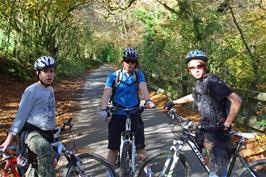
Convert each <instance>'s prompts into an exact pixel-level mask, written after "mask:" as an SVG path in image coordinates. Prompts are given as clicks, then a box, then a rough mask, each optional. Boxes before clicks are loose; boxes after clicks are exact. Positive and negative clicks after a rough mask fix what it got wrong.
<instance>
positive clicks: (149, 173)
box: [144, 167, 154, 177]
mask: <svg viewBox="0 0 266 177" xmlns="http://www.w3.org/2000/svg"><path fill="white" fill-rule="evenodd" d="M144 172H145V173H146V175H147V177H153V174H154V173H153V171H152V169H151V168H150V167H147V168H144Z"/></svg>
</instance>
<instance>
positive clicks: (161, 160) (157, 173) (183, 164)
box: [134, 152, 191, 177]
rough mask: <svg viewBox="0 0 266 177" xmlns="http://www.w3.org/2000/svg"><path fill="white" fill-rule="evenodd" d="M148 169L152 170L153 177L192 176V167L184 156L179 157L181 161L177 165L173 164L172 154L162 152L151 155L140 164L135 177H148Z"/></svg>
mask: <svg viewBox="0 0 266 177" xmlns="http://www.w3.org/2000/svg"><path fill="white" fill-rule="evenodd" d="M171 167H172V168H173V169H171ZM147 168H151V171H152V175H151V176H152V177H167V176H172V177H189V176H191V174H190V166H189V164H188V162H187V160H186V158H185V156H184V155H183V154H180V155H179V160H178V161H177V162H176V163H175V164H174V162H173V153H172V152H161V153H155V154H153V155H150V156H148V157H147V158H146V159H145V160H144V161H143V162H142V163H141V164H140V166H139V168H138V169H137V171H136V173H135V175H134V177H147Z"/></svg>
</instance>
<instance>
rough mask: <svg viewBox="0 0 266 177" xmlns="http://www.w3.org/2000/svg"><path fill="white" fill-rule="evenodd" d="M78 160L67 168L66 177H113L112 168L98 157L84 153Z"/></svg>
mask: <svg viewBox="0 0 266 177" xmlns="http://www.w3.org/2000/svg"><path fill="white" fill-rule="evenodd" d="M78 159H79V160H80V161H77V162H74V163H72V164H71V165H70V166H69V167H68V169H67V172H66V173H65V174H66V175H65V176H66V177H105V176H106V177H115V172H114V170H113V168H112V167H111V166H110V165H109V163H108V162H107V161H105V159H104V158H102V157H101V156H99V155H96V154H91V153H84V154H80V155H78Z"/></svg>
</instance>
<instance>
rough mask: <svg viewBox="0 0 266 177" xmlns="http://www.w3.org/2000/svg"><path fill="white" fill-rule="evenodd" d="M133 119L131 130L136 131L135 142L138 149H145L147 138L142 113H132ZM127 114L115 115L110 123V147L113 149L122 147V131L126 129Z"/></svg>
mask: <svg viewBox="0 0 266 177" xmlns="http://www.w3.org/2000/svg"><path fill="white" fill-rule="evenodd" d="M132 116H133V117H132V119H131V126H132V127H131V130H132V131H133V132H136V134H135V144H136V148H137V150H139V149H144V147H145V143H144V142H145V138H144V123H143V120H142V118H141V115H140V114H135V115H132ZM125 124H126V116H124V115H113V116H112V119H111V121H110V123H109V125H108V134H109V136H108V148H109V149H113V150H119V149H120V143H121V142H120V141H121V132H123V131H124V130H125Z"/></svg>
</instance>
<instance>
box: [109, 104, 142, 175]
mask: <svg viewBox="0 0 266 177" xmlns="http://www.w3.org/2000/svg"><path fill="white" fill-rule="evenodd" d="M107 109H108V110H109V111H110V112H111V113H113V112H115V111H118V110H120V111H124V112H125V113H126V123H125V131H124V132H122V133H121V144H120V150H119V159H118V161H119V176H120V177H124V176H128V175H129V176H133V175H134V173H135V171H136V160H137V158H136V157H137V155H136V145H135V133H134V132H133V131H132V130H131V119H132V117H131V116H130V115H131V114H135V113H142V112H143V111H144V109H145V108H144V107H134V108H120V107H108V108H107Z"/></svg>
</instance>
